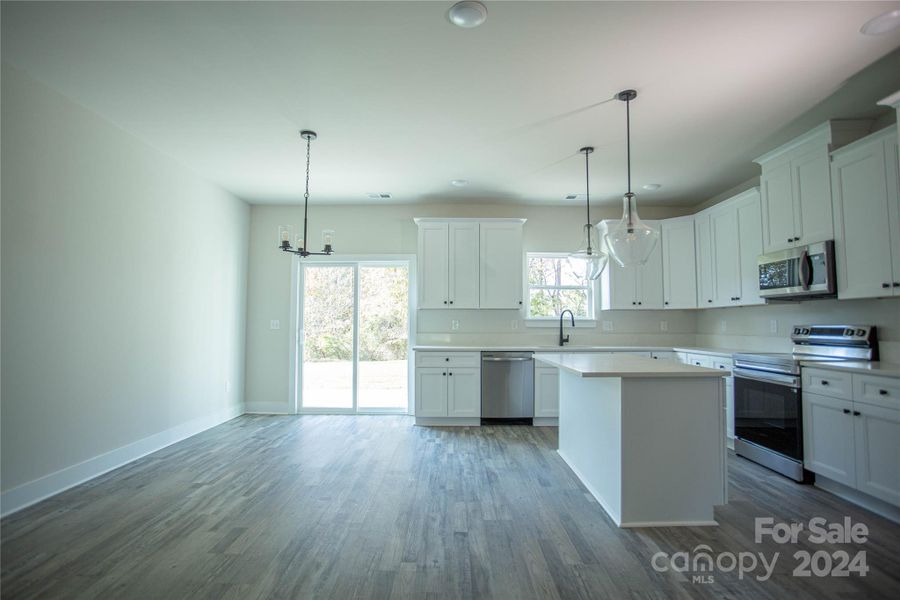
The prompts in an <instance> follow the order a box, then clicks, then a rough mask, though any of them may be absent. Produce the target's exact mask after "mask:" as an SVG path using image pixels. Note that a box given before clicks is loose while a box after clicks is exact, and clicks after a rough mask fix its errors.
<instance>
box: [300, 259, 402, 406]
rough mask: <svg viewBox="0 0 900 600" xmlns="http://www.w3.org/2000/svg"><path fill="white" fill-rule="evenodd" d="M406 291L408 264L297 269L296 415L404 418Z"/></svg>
mask: <svg viewBox="0 0 900 600" xmlns="http://www.w3.org/2000/svg"><path fill="white" fill-rule="evenodd" d="M409 289H410V280H409V265H408V263H406V262H375V261H353V262H340V263H336V262H310V263H303V264H301V267H300V327H299V332H300V342H301V349H302V352H301V353H300V365H299V366H300V377H299V381H300V385H299V396H300V402H299V405H300V409H301V412H319V413H323V412H324V413H377V412H390V413H405V412H406V411H407V408H408V403H409V389H408V385H409V384H408V382H409V364H408V355H409V331H410V319H409V316H410V315H409V297H410V296H409Z"/></svg>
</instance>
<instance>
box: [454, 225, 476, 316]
mask: <svg viewBox="0 0 900 600" xmlns="http://www.w3.org/2000/svg"><path fill="white" fill-rule="evenodd" d="M449 232H450V265H449V272H450V284H449V291H450V293H449V296H448V297H449V306H450V307H451V308H478V223H473V222H471V221H465V222H458V223H449Z"/></svg>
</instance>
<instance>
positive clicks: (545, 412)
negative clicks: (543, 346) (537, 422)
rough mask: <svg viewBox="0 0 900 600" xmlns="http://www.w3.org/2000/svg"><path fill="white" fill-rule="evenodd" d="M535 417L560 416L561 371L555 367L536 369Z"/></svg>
mask: <svg viewBox="0 0 900 600" xmlns="http://www.w3.org/2000/svg"><path fill="white" fill-rule="evenodd" d="M534 416H535V417H545V418H552V417H558V416H559V370H558V369H555V368H553V367H535V368H534Z"/></svg>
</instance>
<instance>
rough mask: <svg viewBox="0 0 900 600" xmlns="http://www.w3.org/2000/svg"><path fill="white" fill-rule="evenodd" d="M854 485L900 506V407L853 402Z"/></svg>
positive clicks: (860, 489) (862, 490)
mask: <svg viewBox="0 0 900 600" xmlns="http://www.w3.org/2000/svg"><path fill="white" fill-rule="evenodd" d="M853 408H854V410H855V411H856V413H859V414H856V413H854V414H855V418H854V419H853V422H854V427H855V430H854V437H855V440H856V488H857V489H858V490H859V491H861V492H865V493H866V494H871V495H872V496H875V497H876V498H881V499H882V500H884V501H886V502H890V503H892V504H895V505H897V506H900V410H892V409H888V408H882V407H880V406H870V405H868V404H862V403H860V402H855V403H854V404H853Z"/></svg>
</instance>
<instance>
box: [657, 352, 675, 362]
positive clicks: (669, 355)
mask: <svg viewBox="0 0 900 600" xmlns="http://www.w3.org/2000/svg"><path fill="white" fill-rule="evenodd" d="M650 357H651V358H653V359H655V360H671V361H675V362H680V361H679V359H678V353H677V352H651V353H650Z"/></svg>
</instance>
